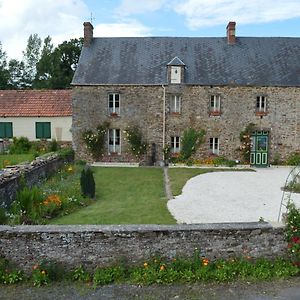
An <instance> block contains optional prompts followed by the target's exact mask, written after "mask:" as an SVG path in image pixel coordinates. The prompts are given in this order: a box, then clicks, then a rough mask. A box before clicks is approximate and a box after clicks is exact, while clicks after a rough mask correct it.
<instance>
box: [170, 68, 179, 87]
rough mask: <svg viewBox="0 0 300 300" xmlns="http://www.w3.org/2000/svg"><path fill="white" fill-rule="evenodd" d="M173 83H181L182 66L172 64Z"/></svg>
mask: <svg viewBox="0 0 300 300" xmlns="http://www.w3.org/2000/svg"><path fill="white" fill-rule="evenodd" d="M171 83H181V67H178V66H171Z"/></svg>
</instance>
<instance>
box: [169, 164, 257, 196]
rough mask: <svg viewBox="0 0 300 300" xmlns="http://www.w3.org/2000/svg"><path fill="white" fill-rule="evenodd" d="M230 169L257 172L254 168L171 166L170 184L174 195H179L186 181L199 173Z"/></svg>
mask: <svg viewBox="0 0 300 300" xmlns="http://www.w3.org/2000/svg"><path fill="white" fill-rule="evenodd" d="M228 171H236V172H244V171H248V172H249V171H251V172H255V171H254V170H252V169H234V168H232V169H228V168H227V169H221V168H220V169H214V168H207V169H200V168H199V169H197V168H195V169H194V168H169V178H170V185H171V190H172V194H173V196H178V195H180V194H181V192H182V188H183V187H184V185H185V184H186V182H187V181H188V180H189V179H191V178H192V177H195V176H197V175H201V174H205V173H210V172H228Z"/></svg>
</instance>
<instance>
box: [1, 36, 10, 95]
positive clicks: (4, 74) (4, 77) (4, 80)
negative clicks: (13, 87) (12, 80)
mask: <svg viewBox="0 0 300 300" xmlns="http://www.w3.org/2000/svg"><path fill="white" fill-rule="evenodd" d="M6 59H7V58H6V53H5V52H4V51H2V44H1V42H0V89H7V88H9V83H8V81H9V71H8V69H7V60H6Z"/></svg>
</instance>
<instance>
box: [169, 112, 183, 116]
mask: <svg viewBox="0 0 300 300" xmlns="http://www.w3.org/2000/svg"><path fill="white" fill-rule="evenodd" d="M170 115H171V116H175V117H176V116H180V115H181V113H180V112H171V113H170Z"/></svg>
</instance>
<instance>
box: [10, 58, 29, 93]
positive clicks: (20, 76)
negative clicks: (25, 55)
mask: <svg viewBox="0 0 300 300" xmlns="http://www.w3.org/2000/svg"><path fill="white" fill-rule="evenodd" d="M8 71H9V81H8V82H9V87H10V88H13V89H22V88H24V87H26V84H25V82H24V77H25V66H24V62H23V61H18V60H16V59H11V60H10V61H9V64H8Z"/></svg>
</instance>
